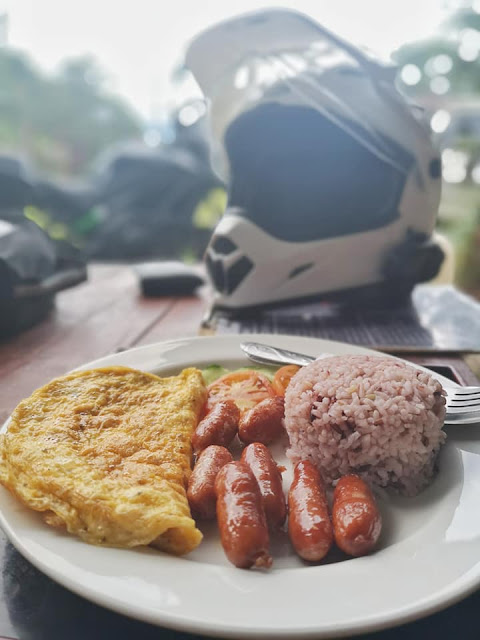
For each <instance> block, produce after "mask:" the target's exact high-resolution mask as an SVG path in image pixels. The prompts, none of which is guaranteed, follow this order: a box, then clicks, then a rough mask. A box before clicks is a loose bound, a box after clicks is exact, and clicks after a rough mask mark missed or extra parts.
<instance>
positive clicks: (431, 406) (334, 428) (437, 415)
mask: <svg viewBox="0 0 480 640" xmlns="http://www.w3.org/2000/svg"><path fill="white" fill-rule="evenodd" d="M444 419H445V397H444V391H443V389H442V386H441V384H440V383H439V382H438V381H437V380H435V379H434V378H433V377H432V376H431V375H430V374H428V373H427V372H425V371H421V370H419V369H416V368H415V367H413V366H410V365H408V364H405V363H404V362H401V361H398V360H395V359H393V358H388V357H385V356H371V355H366V356H365V355H349V356H332V357H328V358H322V359H319V360H315V362H312V363H311V364H309V365H307V366H305V367H303V368H302V369H300V371H298V373H297V374H296V375H295V376H294V377H293V378H292V380H291V382H290V384H289V386H288V388H287V392H286V394H285V427H286V430H287V433H288V436H289V439H290V447H289V449H288V451H287V455H288V457H289V458H290V459H291V460H292V461H294V462H296V461H298V460H302V459H310V460H312V462H314V463H315V464H316V465H317V466H318V468H319V469H320V471H321V473H322V475H323V477H324V479H325V481H326V482H328V483H333V482H334V481H335V480H336V479H338V478H339V477H340V476H342V475H344V474H347V473H357V474H358V475H360V476H362V477H363V478H364V480H366V481H367V482H369V483H370V484H374V485H377V486H381V487H390V488H392V489H394V490H395V491H397V492H399V493H403V494H405V495H415V494H417V493H418V492H419V491H421V490H422V489H423V488H424V487H425V486H426V485H427V484H428V483H429V482H430V480H431V479H432V477H433V475H434V472H435V469H436V465H435V462H436V458H437V455H438V452H439V450H440V447H441V445H442V444H443V442H444V441H445V432H444V431H443V430H442V425H443V421H444Z"/></svg>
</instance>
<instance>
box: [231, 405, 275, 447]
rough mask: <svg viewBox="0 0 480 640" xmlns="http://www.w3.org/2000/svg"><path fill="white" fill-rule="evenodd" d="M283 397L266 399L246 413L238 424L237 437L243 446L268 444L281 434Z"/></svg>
mask: <svg viewBox="0 0 480 640" xmlns="http://www.w3.org/2000/svg"><path fill="white" fill-rule="evenodd" d="M284 410H285V402H284V399H283V397H281V396H276V397H275V398H266V399H265V400H262V401H261V402H259V403H258V404H257V405H256V406H255V407H253V409H250V410H249V411H246V412H245V413H244V414H243V415H242V416H241V418H240V421H239V423H238V437H239V438H240V440H241V441H242V442H243V443H244V444H251V443H252V442H261V443H262V444H270V443H271V442H273V441H274V440H276V439H277V438H279V437H280V436H281V434H282V432H283V415H284Z"/></svg>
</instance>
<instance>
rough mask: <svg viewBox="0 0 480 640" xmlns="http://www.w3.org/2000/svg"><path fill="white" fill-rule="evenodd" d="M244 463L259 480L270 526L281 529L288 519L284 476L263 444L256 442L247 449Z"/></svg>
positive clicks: (243, 458)
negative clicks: (284, 493) (283, 483)
mask: <svg viewBox="0 0 480 640" xmlns="http://www.w3.org/2000/svg"><path fill="white" fill-rule="evenodd" d="M242 461H243V462H245V463H246V464H247V465H248V466H249V467H250V470H251V471H252V473H253V475H254V476H255V478H256V480H257V483H258V486H259V488H260V493H261V494H262V502H263V508H264V510H265V516H266V518H267V523H268V525H269V526H270V527H272V528H273V529H278V528H280V527H281V526H282V524H283V523H284V522H285V518H286V517H287V505H286V503H285V496H284V495H283V488H282V475H281V473H280V471H279V469H278V467H277V463H276V462H275V460H274V459H273V458H272V455H271V453H270V451H269V450H268V449H267V447H266V446H265V445H264V444H262V443H261V442H254V443H252V444H249V445H248V447H245V449H244V450H243V453H242Z"/></svg>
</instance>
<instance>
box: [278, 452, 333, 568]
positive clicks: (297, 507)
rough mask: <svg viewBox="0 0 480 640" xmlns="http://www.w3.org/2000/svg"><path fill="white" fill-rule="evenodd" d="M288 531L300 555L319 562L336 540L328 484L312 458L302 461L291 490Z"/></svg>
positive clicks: (296, 467)
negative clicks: (326, 484) (328, 496)
mask: <svg viewBox="0 0 480 640" xmlns="http://www.w3.org/2000/svg"><path fill="white" fill-rule="evenodd" d="M288 513H289V515H288V533H289V536H290V540H291V542H292V544H293V546H294V548H295V551H296V552H297V553H298V555H299V556H300V557H301V558H303V559H304V560H309V561H310V562H318V561H320V560H322V558H324V557H325V556H326V554H327V553H328V550H329V549H330V547H331V545H332V542H333V530H332V523H331V521H330V515H329V512H328V502H327V496H326V494H325V487H324V484H323V480H322V478H321V476H320V473H319V471H318V469H317V468H316V467H315V466H314V465H313V464H312V463H311V462H310V461H308V460H302V461H300V462H298V463H297V464H296V466H295V469H294V471H293V481H292V484H291V486H290V490H289V492H288Z"/></svg>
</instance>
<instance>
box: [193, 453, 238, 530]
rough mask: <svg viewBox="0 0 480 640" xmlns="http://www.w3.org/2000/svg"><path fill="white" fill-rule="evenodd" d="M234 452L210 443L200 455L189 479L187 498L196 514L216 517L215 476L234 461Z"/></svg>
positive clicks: (205, 518)
mask: <svg viewBox="0 0 480 640" xmlns="http://www.w3.org/2000/svg"><path fill="white" fill-rule="evenodd" d="M232 460H233V458H232V454H231V453H230V451H229V450H228V449H226V448H225V447H221V446H218V445H215V444H212V445H210V446H209V447H207V448H206V449H203V451H202V452H201V453H200V455H199V456H198V459H197V461H196V463H195V466H194V467H193V471H192V475H191V476H190V479H189V481H188V489H187V498H188V503H189V505H190V508H191V510H192V512H193V514H194V515H195V516H198V518H200V519H203V520H211V519H214V518H215V513H216V503H217V496H216V494H215V478H216V477H217V473H218V472H219V471H220V469H221V468H222V467H223V466H224V465H225V464H227V462H232Z"/></svg>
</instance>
